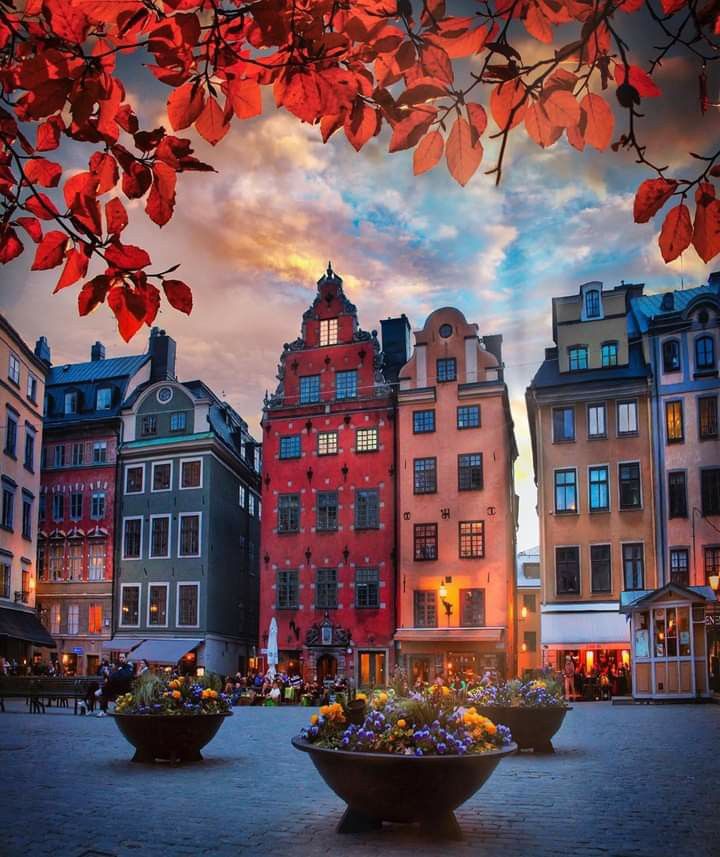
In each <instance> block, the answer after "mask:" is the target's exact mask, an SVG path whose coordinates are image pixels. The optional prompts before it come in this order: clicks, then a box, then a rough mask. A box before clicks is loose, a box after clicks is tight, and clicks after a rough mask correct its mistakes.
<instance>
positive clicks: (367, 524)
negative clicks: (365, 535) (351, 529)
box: [355, 488, 380, 530]
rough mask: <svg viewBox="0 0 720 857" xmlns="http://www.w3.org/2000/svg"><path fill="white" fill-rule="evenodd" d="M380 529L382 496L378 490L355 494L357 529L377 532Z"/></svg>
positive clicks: (373, 489)
mask: <svg viewBox="0 0 720 857" xmlns="http://www.w3.org/2000/svg"><path fill="white" fill-rule="evenodd" d="M379 527H380V494H379V492H378V490H377V489H376V488H372V489H369V490H364V491H356V492H355V529H356V530H377V529H379Z"/></svg>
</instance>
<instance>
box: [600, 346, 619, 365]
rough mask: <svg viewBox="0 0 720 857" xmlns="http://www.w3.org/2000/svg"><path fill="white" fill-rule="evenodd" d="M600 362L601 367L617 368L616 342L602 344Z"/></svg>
mask: <svg viewBox="0 0 720 857" xmlns="http://www.w3.org/2000/svg"><path fill="white" fill-rule="evenodd" d="M600 360H601V363H602V365H603V366H617V362H618V344H617V342H603V344H602V345H601V346H600Z"/></svg>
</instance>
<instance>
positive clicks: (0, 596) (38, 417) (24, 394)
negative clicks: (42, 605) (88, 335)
mask: <svg viewBox="0 0 720 857" xmlns="http://www.w3.org/2000/svg"><path fill="white" fill-rule="evenodd" d="M46 374H47V366H46V365H45V363H44V362H43V361H42V360H40V359H38V358H37V357H36V356H35V354H34V353H33V351H32V350H31V349H30V348H29V347H28V346H27V345H26V343H25V342H24V341H23V339H22V337H21V336H20V335H19V334H18V332H17V331H16V330H15V329H14V328H13V327H12V325H11V324H10V323H9V322H8V321H7V320H6V319H5V317H4V316H2V315H0V396H1V399H0V426H1V428H0V439H1V441H2V451H1V452H0V492H1V494H2V496H1V498H0V656H2V657H4V658H5V659H6V660H8V661H15V662H16V663H17V664H18V666H19V667H20V668H23V667H26V666H28V665H29V664H30V661H31V657H32V648H31V647H32V646H33V645H37V646H44V647H54V645H55V644H54V642H53V640H52V637H50V636H49V635H48V633H47V632H46V631H45V629H44V628H43V626H42V624H41V623H40V621H39V620H38V617H37V614H36V609H35V607H36V604H35V599H36V596H35V587H36V578H37V574H36V565H35V558H36V554H37V515H38V504H39V497H40V449H41V445H42V436H43V425H42V402H43V398H44V395H45V376H46Z"/></svg>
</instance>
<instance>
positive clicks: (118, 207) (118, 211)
mask: <svg viewBox="0 0 720 857" xmlns="http://www.w3.org/2000/svg"><path fill="white" fill-rule="evenodd" d="M127 225H128V216H127V211H125V206H124V205H123V204H122V202H120V200H119V199H118V198H117V197H116V196H114V197H113V198H112V199H110V200H108V201H107V202H106V203H105V226H106V231H107V232H108V234H109V235H119V234H120V233H121V232H122V231H123V229H124V228H125V227H126V226H127Z"/></svg>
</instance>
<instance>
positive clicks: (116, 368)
mask: <svg viewBox="0 0 720 857" xmlns="http://www.w3.org/2000/svg"><path fill="white" fill-rule="evenodd" d="M149 359H150V355H149V354H138V355H136V356H133V357H111V358H109V359H105V360H89V361H88V362H87V363H69V364H66V365H64V366H53V367H52V368H51V369H50V371H49V372H48V376H47V386H48V387H50V386H58V385H63V386H67V385H68V384H85V383H93V382H95V381H105V380H109V379H111V378H123V377H129V376H130V375H134V374H135V372H137V371H138V369H140V368H141V367H142V366H144V364H145V363H147V361H148V360H149Z"/></svg>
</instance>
